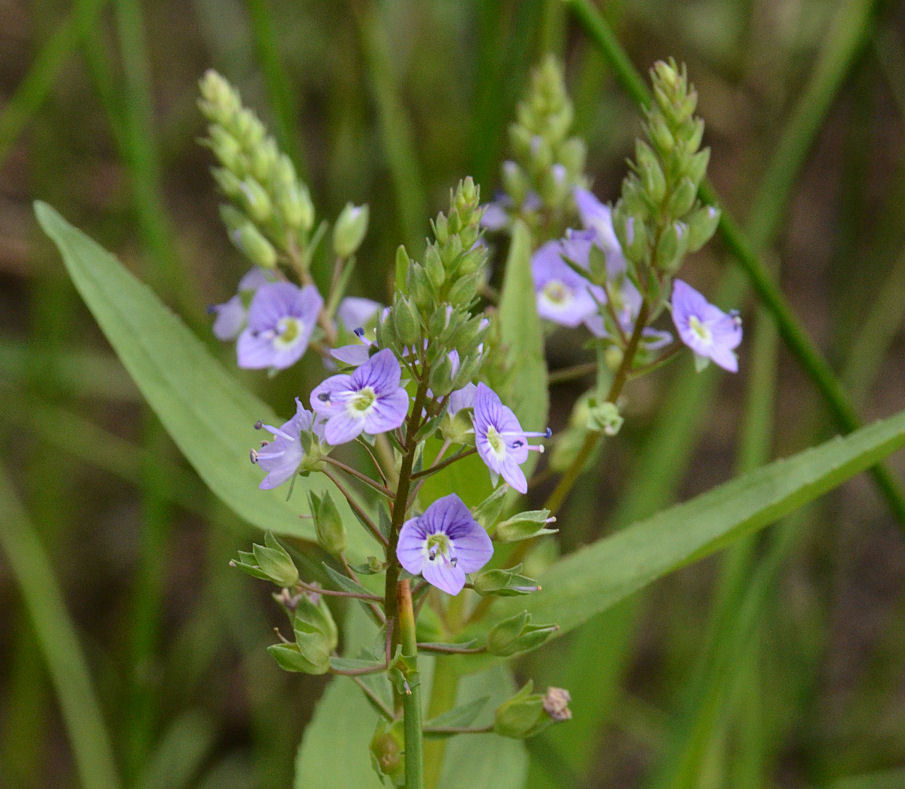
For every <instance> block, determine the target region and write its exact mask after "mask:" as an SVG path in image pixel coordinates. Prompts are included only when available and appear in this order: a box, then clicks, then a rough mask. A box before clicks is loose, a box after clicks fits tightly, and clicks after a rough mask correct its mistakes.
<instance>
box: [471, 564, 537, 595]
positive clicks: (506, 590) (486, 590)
mask: <svg viewBox="0 0 905 789" xmlns="http://www.w3.org/2000/svg"><path fill="white" fill-rule="evenodd" d="M521 569H522V566H521V565H520V564H519V565H516V566H515V567H510V568H508V569H505V570H484V571H483V572H480V573H478V574H477V575H475V576H474V577H473V580H472V585H473V586H474V590H475V591H476V592H477V593H478V594H480V595H497V596H499V597H514V596H515V595H523V594H531V592H539V591H540V586H539V585H538V583H537V581H535V580H534V579H533V578H529V577H528V576H527V575H521V574H520V573H519V570H521Z"/></svg>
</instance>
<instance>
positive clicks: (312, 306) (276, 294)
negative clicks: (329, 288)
mask: <svg viewBox="0 0 905 789" xmlns="http://www.w3.org/2000/svg"><path fill="white" fill-rule="evenodd" d="M323 304H324V301H323V299H322V298H321V295H320V293H318V292H317V288H316V287H314V285H307V286H305V287H304V288H297V287H296V286H295V285H293V284H291V283H289V282H272V283H268V284H266V285H262V286H261V287H260V288H258V291H257V293H255V295H254V298H253V299H252V300H251V306H250V307H249V308H248V326H247V327H246V328H245V330H244V331H243V332H242V334H240V335H239V342H238V345H237V346H236V352H237V355H238V358H239V367H246V368H251V369H262V368H265V367H273V368H275V369H278V370H282V369H285V368H286V367H290V366H291V365H293V364H295V363H296V362H297V361H298V360H299V359H300V358H301V357H302V354H303V353H305V350H306V349H307V347H308V340H309V339H310V337H311V332H312V330H313V329H314V324H315V323H316V322H317V315H318V313H319V312H320V309H321V307H322V306H323Z"/></svg>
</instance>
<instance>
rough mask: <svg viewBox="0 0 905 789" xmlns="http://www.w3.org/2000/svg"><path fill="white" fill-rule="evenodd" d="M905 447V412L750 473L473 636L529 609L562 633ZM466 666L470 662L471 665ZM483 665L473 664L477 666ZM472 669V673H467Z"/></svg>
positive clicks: (656, 519)
mask: <svg viewBox="0 0 905 789" xmlns="http://www.w3.org/2000/svg"><path fill="white" fill-rule="evenodd" d="M902 446H905V412H902V413H899V414H897V415H896V416H894V417H891V418H889V419H886V420H883V421H880V422H876V423H874V424H873V425H869V426H868V427H863V428H861V429H860V430H857V431H856V432H854V433H851V434H850V435H848V436H845V437H836V438H834V439H832V440H830V441H827V442H826V443H824V444H822V445H820V446H819V447H815V448H812V449H808V450H806V451H804V452H801V453H799V454H798V455H794V456H793V457H791V458H787V459H785V460H778V461H776V462H774V463H771V464H769V465H767V466H763V467H762V468H759V469H757V470H756V471H753V472H751V473H749V474H745V475H744V476H742V477H739V478H737V479H735V480H733V481H731V482H728V483H726V484H725V485H721V486H720V487H718V488H715V489H714V490H711V491H709V492H707V493H705V494H703V495H701V496H698V497H696V498H694V499H692V500H691V501H689V502H686V503H684V504H680V505H678V506H676V507H672V508H670V509H668V510H665V511H663V512H661V513H659V514H657V515H655V516H653V517H651V518H648V519H646V520H643V521H640V522H638V523H636V524H634V525H633V526H630V527H628V528H627V529H625V530H623V531H621V532H619V533H617V534H614V535H612V536H610V537H605V538H604V539H601V540H598V541H597V542H595V543H593V544H592V545H589V546H588V547H586V548H583V549H581V550H579V551H576V552H575V553H573V554H570V555H569V556H566V557H565V558H563V559H561V560H560V561H558V562H557V563H556V564H554V565H553V566H552V567H551V568H550V569H549V570H548V571H547V572H546V573H544V574H543V575H542V576H541V577H540V578H539V579H538V580H539V582H540V584H541V586H542V587H543V589H542V590H541V591H540V592H537V593H536V594H534V595H531V596H530V597H527V598H525V597H520V598H507V599H504V600H500V601H498V602H497V603H496V604H495V605H494V606H493V608H492V609H491V615H490V616H489V617H488V619H487V620H486V621H484V622H481V623H480V625H479V626H478V627H479V628H480V629H479V630H470V631H469V632H468V635H478V634H479V633H481V632H486V631H487V630H488V629H489V628H490V627H492V626H493V625H494V624H496V623H497V622H499V621H501V620H503V619H505V618H506V617H510V616H513V615H514V614H517V613H518V612H519V611H522V610H525V609H527V610H528V611H529V612H530V613H531V614H532V615H534V616H535V617H536V618H537V619H538V620H543V621H555V622H557V623H558V624H559V625H560V630H559V633H558V634H557V635H562V634H563V633H567V632H568V631H570V630H572V629H573V628H575V627H578V626H579V625H580V624H582V623H583V622H584V621H586V620H587V619H588V618H590V617H591V616H593V615H594V614H596V613H599V612H601V611H603V610H605V609H607V608H609V607H610V606H612V605H613V604H615V603H616V602H618V601H619V600H622V599H624V598H625V597H627V596H628V595H630V594H632V592H635V591H637V590H638V589H641V588H642V587H644V586H646V585H647V584H649V583H651V582H653V581H655V580H656V579H657V578H660V577H661V576H664V575H666V574H667V573H670V572H672V571H673V570H676V569H678V568H680V567H683V566H684V565H686V564H690V563H692V562H694V561H696V560H697V559H701V558H703V557H704V556H707V555H709V554H711V553H713V552H714V551H717V550H719V549H720V548H724V547H726V546H727V545H729V544H731V543H732V542H734V541H735V540H737V539H739V538H740V537H744V536H745V535H747V534H751V533H752V532H754V531H756V530H758V529H761V528H763V527H765V526H767V525H769V524H771V523H774V522H775V521H776V520H778V519H779V518H781V517H782V516H784V515H786V514H787V513H789V512H792V511H793V510H795V509H797V508H798V507H801V506H802V505H803V504H806V503H808V502H810V501H813V500H814V499H816V498H817V497H818V496H820V495H822V494H823V493H826V492H827V491H828V490H831V489H832V488H834V487H836V486H837V485H839V484H840V483H842V482H844V481H845V480H847V479H849V478H850V477H852V476H854V475H855V474H857V473H858V472H860V471H864V470H865V469H867V468H870V467H871V466H873V465H874V464H876V463H877V462H879V461H880V460H881V459H883V458H884V457H886V456H887V455H889V454H890V453H891V452H894V451H896V450H897V449H900V448H901V447H902ZM465 666H466V664H463V668H465ZM477 667H478V663H477V662H473V664H472V665H471V667H470V668H471V669H472V670H473V669H474V668H477ZM465 670H468V669H467V668H465Z"/></svg>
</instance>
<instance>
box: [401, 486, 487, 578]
mask: <svg viewBox="0 0 905 789" xmlns="http://www.w3.org/2000/svg"><path fill="white" fill-rule="evenodd" d="M491 556H493V544H492V543H491V542H490V537H488V536H487V532H485V531H484V529H483V528H481V526H480V524H479V523H478V522H477V521H476V520H475V519H474V518H473V517H472V515H471V512H470V511H469V509H468V507H466V506H465V503H464V502H463V501H462V499H460V498H459V497H458V496H457V495H456V494H455V493H450V494H449V495H448V496H444V497H443V498H441V499H437V500H436V501H435V502H434V503H433V504H431V505H430V506H429V507H428V508H427V509H426V510H425V511H424V514H423V515H421V517H420V518H412V519H411V520H408V521H406V522H405V523H404V524H403V525H402V529H401V530H400V531H399V542H398V544H397V546H396V557H397V558H398V559H399V563H400V564H401V565H402V566H403V567H404V568H405V569H406V570H408V571H409V572H410V573H411V574H412V575H419V574H420V575H422V576H424V580H425V581H427V582H428V583H430V584H433V585H434V586H436V587H437V588H438V589H442V590H443V591H444V592H446V593H447V594H451V595H456V594H458V593H459V592H461V591H462V587H463V586H465V574H466V573H473V572H476V571H477V570H480V569H481V568H482V567H483V566H484V565H485V564H487V562H488V561H490V557H491Z"/></svg>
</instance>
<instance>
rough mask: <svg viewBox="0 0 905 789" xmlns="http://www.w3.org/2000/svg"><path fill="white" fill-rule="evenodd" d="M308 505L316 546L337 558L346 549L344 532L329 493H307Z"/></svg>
mask: <svg viewBox="0 0 905 789" xmlns="http://www.w3.org/2000/svg"><path fill="white" fill-rule="evenodd" d="M308 505H309V506H310V507H311V516H312V518H313V519H314V532H315V534H316V535H317V543H318V545H320V546H321V548H323V549H324V550H325V551H326V552H327V553H329V554H332V555H333V556H339V555H340V554H341V553H342V552H343V551H344V550H345V549H346V530H345V527H344V526H343V522H342V518H340V516H339V510H338V509H337V508H336V504H335V503H334V502H333V497H332V496H331V495H330V494H329V493H324V494H323V495H322V496H319V495H318V494H317V493H315V492H314V491H309V493H308Z"/></svg>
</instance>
